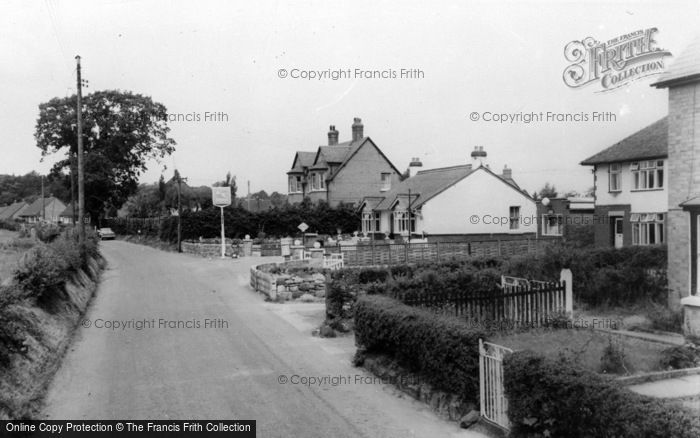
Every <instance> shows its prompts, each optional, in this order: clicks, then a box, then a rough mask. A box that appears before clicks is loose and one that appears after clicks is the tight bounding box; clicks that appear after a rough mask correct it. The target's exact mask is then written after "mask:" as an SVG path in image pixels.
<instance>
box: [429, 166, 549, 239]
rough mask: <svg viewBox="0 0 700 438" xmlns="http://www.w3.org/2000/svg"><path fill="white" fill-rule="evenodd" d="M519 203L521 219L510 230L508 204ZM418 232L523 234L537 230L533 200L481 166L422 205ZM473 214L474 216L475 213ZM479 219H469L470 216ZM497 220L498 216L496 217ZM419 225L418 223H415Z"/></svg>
mask: <svg viewBox="0 0 700 438" xmlns="http://www.w3.org/2000/svg"><path fill="white" fill-rule="evenodd" d="M510 206H520V215H521V217H522V218H521V223H520V227H519V228H518V229H517V230H511V229H510V227H509V223H508V222H506V223H505V224H496V223H494V222H496V218H508V217H509V214H510V213H509V207H510ZM422 212H423V220H422V221H421V223H420V226H421V228H416V231H417V232H418V233H420V232H423V231H424V232H425V233H426V234H462V233H464V234H524V233H535V232H536V231H537V220H536V218H537V208H536V206H535V201H534V200H532V199H531V198H530V197H528V196H526V195H524V194H523V193H521V192H519V191H518V190H516V189H515V188H513V187H512V186H510V185H509V184H507V183H506V182H504V181H503V180H501V179H500V178H498V177H496V176H494V175H492V174H491V173H489V172H488V171H486V170H484V169H477V170H476V171H474V172H473V173H471V174H470V175H469V176H467V177H466V178H464V179H462V180H461V181H459V182H457V183H456V184H455V185H453V186H452V187H450V188H448V189H447V190H445V191H444V192H442V193H441V194H439V195H438V196H436V197H435V198H433V199H431V200H429V201H428V202H426V203H425V204H423V207H422ZM474 215H475V216H474ZM473 216H474V217H477V218H478V221H477V222H478V223H472V222H471V218H472V217H473ZM499 220H500V219H499ZM417 226H418V224H417Z"/></svg>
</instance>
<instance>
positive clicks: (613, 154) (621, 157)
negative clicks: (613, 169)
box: [581, 117, 668, 166]
mask: <svg viewBox="0 0 700 438" xmlns="http://www.w3.org/2000/svg"><path fill="white" fill-rule="evenodd" d="M667 156H668V118H667V117H664V118H663V119H661V120H658V121H656V122H654V123H652V124H651V125H649V126H647V127H646V128H644V129H642V130H640V131H637V132H635V133H634V134H632V135H630V136H629V137H627V138H625V139H623V140H622V141H620V142H617V143H615V144H614V145H612V146H610V147H609V148H607V149H605V150H603V151H601V152H598V153H597V154H595V155H593V156H592V157H589V158H587V159H585V160H583V161H581V164H582V165H584V166H592V165H595V164H601V163H616V162H622V161H634V160H642V159H645V158H662V157H667Z"/></svg>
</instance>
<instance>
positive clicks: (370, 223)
mask: <svg viewBox="0 0 700 438" xmlns="http://www.w3.org/2000/svg"><path fill="white" fill-rule="evenodd" d="M379 228H380V225H379V213H377V212H369V213H362V232H363V233H365V234H367V233H378V232H379V231H380V230H379Z"/></svg>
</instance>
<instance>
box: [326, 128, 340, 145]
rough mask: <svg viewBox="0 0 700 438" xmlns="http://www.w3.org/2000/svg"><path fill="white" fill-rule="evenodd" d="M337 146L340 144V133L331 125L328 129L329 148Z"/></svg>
mask: <svg viewBox="0 0 700 438" xmlns="http://www.w3.org/2000/svg"><path fill="white" fill-rule="evenodd" d="M336 144H338V131H337V130H336V129H335V125H331V126H330V127H329V128H328V146H333V145H336Z"/></svg>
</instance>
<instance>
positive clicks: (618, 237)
mask: <svg viewBox="0 0 700 438" xmlns="http://www.w3.org/2000/svg"><path fill="white" fill-rule="evenodd" d="M613 233H614V234H615V248H622V236H623V234H622V218H621V217H616V218H615V225H614V227H613Z"/></svg>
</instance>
